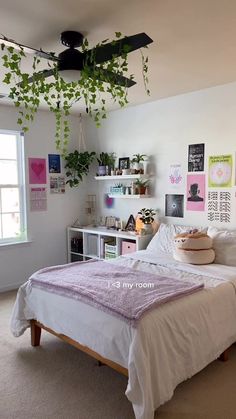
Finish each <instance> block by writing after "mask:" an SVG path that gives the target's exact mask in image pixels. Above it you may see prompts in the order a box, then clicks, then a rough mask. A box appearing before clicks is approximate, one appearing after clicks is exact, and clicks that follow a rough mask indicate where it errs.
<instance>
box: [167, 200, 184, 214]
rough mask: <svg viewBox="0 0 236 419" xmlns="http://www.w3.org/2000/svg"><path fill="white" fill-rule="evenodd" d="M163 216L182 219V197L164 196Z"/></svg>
mask: <svg viewBox="0 0 236 419" xmlns="http://www.w3.org/2000/svg"><path fill="white" fill-rule="evenodd" d="M165 216H166V217H181V218H183V216H184V195H172V194H167V195H166V196H165Z"/></svg>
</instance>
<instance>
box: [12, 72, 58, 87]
mask: <svg viewBox="0 0 236 419" xmlns="http://www.w3.org/2000/svg"><path fill="white" fill-rule="evenodd" d="M53 74H54V69H53V68H50V69H49V70H42V71H39V72H38V73H36V74H35V75H34V76H32V77H29V78H28V83H33V82H34V81H35V80H36V81H37V80H39V79H41V78H42V77H43V78H44V79H46V77H50V76H52V75H53ZM18 85H21V83H19V84H18Z"/></svg>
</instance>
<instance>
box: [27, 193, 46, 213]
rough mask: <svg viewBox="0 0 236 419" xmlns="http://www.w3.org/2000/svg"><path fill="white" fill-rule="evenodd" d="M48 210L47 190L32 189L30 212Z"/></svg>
mask: <svg viewBox="0 0 236 419" xmlns="http://www.w3.org/2000/svg"><path fill="white" fill-rule="evenodd" d="M46 210H47V189H46V188H30V211H46Z"/></svg>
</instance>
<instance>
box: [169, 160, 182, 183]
mask: <svg viewBox="0 0 236 419" xmlns="http://www.w3.org/2000/svg"><path fill="white" fill-rule="evenodd" d="M182 183H183V175H182V167H181V164H171V165H170V171H169V184H170V185H171V186H173V187H178V186H181V185H182Z"/></svg>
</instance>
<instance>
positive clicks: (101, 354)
mask: <svg viewBox="0 0 236 419" xmlns="http://www.w3.org/2000/svg"><path fill="white" fill-rule="evenodd" d="M187 228H189V227H183V226H182V227H181V226H174V225H164V224H161V226H160V228H159V230H158V232H157V233H156V235H155V237H154V238H153V239H152V241H151V242H150V244H149V246H148V247H147V249H146V250H142V251H139V252H136V253H133V254H129V255H127V256H123V257H120V258H118V259H116V260H115V261H112V263H115V264H116V266H117V267H119V269H120V271H121V272H122V270H123V269H125V267H128V268H132V269H133V270H136V271H137V272H138V271H142V272H143V277H144V278H145V272H151V273H152V274H155V275H156V274H158V275H162V276H164V277H171V278H174V279H175V280H176V282H178V281H180V280H184V281H186V282H189V284H192V283H195V284H196V283H198V282H199V283H203V284H204V288H203V289H202V290H199V291H198V292H196V293H194V294H191V295H187V296H183V297H182V298H178V299H176V300H174V301H171V302H167V303H165V304H162V305H160V306H159V307H157V308H153V309H152V310H150V311H148V312H146V314H145V315H144V316H143V317H141V319H140V320H139V322H138V326H137V327H133V326H132V325H131V324H128V323H127V322H125V321H124V320H123V319H122V318H119V317H116V316H114V315H112V314H111V313H109V312H106V311H103V310H100V309H99V308H97V307H94V306H91V305H89V304H86V303H84V302H83V301H79V300H76V299H71V298H70V297H68V296H65V295H60V294H57V293H52V292H50V291H49V290H47V289H46V290H45V289H40V288H34V287H32V284H31V283H30V281H27V282H26V283H25V284H23V285H22V286H21V287H20V289H19V291H18V294H17V298H16V302H15V306H14V309H13V313H12V319H11V330H12V333H13V335H14V336H16V337H18V336H20V335H22V334H23V333H24V331H25V330H26V329H27V328H28V327H31V339H32V344H33V345H34V346H37V345H38V344H39V343H40V333H41V329H42V328H43V329H46V330H47V331H49V332H51V333H53V334H55V335H56V336H58V337H60V338H62V339H63V340H65V341H67V342H68V343H70V344H73V345H74V346H76V347H78V348H79V349H81V350H83V351H85V352H87V353H89V354H90V355H92V356H94V357H95V358H97V359H98V360H99V361H101V362H103V363H106V364H108V365H109V366H111V367H112V368H114V369H116V370H117V371H119V372H121V373H122V374H124V375H126V376H127V377H128V384H127V389H126V396H127V398H128V399H129V400H130V402H131V403H132V405H133V410H134V414H135V417H136V419H153V417H154V412H155V410H156V409H157V408H158V407H159V406H160V405H161V404H163V403H165V402H166V401H168V400H169V399H170V398H171V397H172V395H173V392H174V389H175V388H176V386H177V385H178V384H179V383H181V382H182V381H184V380H186V379H188V378H190V377H192V376H193V375H194V374H196V373H197V372H199V371H200V370H201V369H203V368H204V367H205V366H206V365H208V364H209V363H210V362H212V361H213V360H215V359H217V358H218V357H220V356H221V355H222V354H223V357H224V356H226V352H225V351H226V350H227V348H229V347H230V346H231V345H232V344H233V343H234V342H235V341H236V322H235V318H236V296H235V290H236V267H235V266H232V264H234V263H235V256H234V255H235V247H234V246H236V237H235V235H234V234H235V233H233V232H223V233H222V232H219V231H217V230H216V229H211V230H210V229H209V230H208V231H209V234H212V236H213V238H214V243H215V247H216V255H217V257H216V263H213V264H209V265H204V266H195V265H190V264H183V263H180V262H176V261H175V260H174V259H173V257H172V251H173V237H174V235H175V234H176V233H179V232H181V231H186V229H187ZM226 244H227V245H226ZM229 247H230V250H228V251H225V254H224V249H228V248H229ZM231 251H232V252H231ZM230 252H231V253H232V255H231V254H230ZM224 258H226V259H224ZM222 261H223V262H224V261H226V262H227V264H223V263H222ZM217 262H218V263H217ZM107 263H110V262H107ZM235 265H236V263H235Z"/></svg>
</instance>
